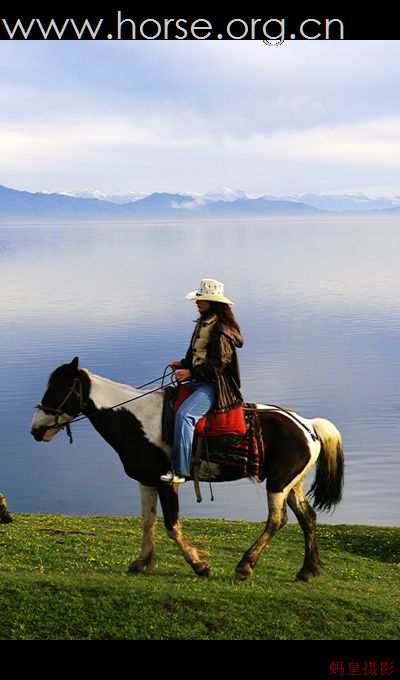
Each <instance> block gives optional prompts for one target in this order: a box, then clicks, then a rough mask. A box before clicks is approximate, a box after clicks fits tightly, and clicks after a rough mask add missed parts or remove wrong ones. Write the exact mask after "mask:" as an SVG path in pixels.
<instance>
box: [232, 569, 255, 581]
mask: <svg viewBox="0 0 400 680" xmlns="http://www.w3.org/2000/svg"><path fill="white" fill-rule="evenodd" d="M252 573H253V570H252V568H251V567H236V570H235V579H236V580H237V581H247V579H249V578H250V576H251V575H252Z"/></svg>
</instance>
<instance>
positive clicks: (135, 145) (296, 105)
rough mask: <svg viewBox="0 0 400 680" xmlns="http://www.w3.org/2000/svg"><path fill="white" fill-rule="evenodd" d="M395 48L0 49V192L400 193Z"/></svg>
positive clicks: (399, 65) (101, 44)
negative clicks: (221, 190)
mask: <svg viewBox="0 0 400 680" xmlns="http://www.w3.org/2000/svg"><path fill="white" fill-rule="evenodd" d="M399 82H400V41H372V42H370V41H323V40H318V41H290V42H285V43H284V44H283V45H280V46H275V47H272V46H266V45H265V44H264V43H263V42H262V41H254V42H252V41H140V42H132V41H93V42H92V41H85V42H79V41H71V42H70V41H64V42H62V41H56V40H55V41H31V42H25V41H15V42H12V41H8V42H5V41H3V42H1V43H0V184H3V185H5V186H8V187H12V188H16V189H26V190H28V191H69V190H77V191H79V190H83V189H85V188H89V187H90V188H94V189H96V190H99V191H102V192H105V193H110V192H114V191H138V192H145V193H150V192H152V191H168V192H185V191H187V192H199V193H204V192H208V191H212V190H215V189H217V188H219V187H229V188H231V189H233V190H242V191H245V192H247V193H249V194H255V195H260V194H273V195H276V196H286V195H296V194H302V193H307V192H313V193H318V194H335V193H341V194H343V193H347V194H355V193H366V194H368V195H370V196H394V195H400V172H399V165H400V161H399V159H400V88H399V87H398V83H399Z"/></svg>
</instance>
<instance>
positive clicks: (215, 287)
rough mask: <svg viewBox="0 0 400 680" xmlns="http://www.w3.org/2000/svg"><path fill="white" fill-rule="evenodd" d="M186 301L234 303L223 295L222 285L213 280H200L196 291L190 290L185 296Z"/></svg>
mask: <svg viewBox="0 0 400 680" xmlns="http://www.w3.org/2000/svg"><path fill="white" fill-rule="evenodd" d="M185 297H186V299H187V300H208V301H209V302H225V303H226V304H227V305H233V304H234V303H233V302H232V300H229V298H227V297H225V295H224V284H223V283H222V282H221V281H216V280H215V279H202V280H201V281H200V286H199V289H198V290H192V291H191V292H190V293H188V294H187V295H186V296H185Z"/></svg>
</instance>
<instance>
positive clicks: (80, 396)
mask: <svg viewBox="0 0 400 680" xmlns="http://www.w3.org/2000/svg"><path fill="white" fill-rule="evenodd" d="M168 368H169V365H167V366H166V367H165V369H164V373H163V374H162V376H160V377H159V378H155V379H154V380H150V381H149V382H147V383H144V384H143V385H140V386H139V387H136V388H135V389H137V390H141V389H142V388H143V387H146V386H147V385H152V384H153V383H155V382H159V381H160V380H161V387H156V388H155V389H154V390H149V391H148V392H145V393H144V394H139V395H138V396H136V397H132V399H127V400H126V401H121V402H120V403H119V404H114V405H113V406H108V407H107V408H105V409H102V413H104V411H112V410H113V409H114V408H118V407H119V406H123V405H124V404H129V403H130V402H131V401H136V399H141V398H142V397H147V395H148V394H152V393H153V392H158V390H160V389H164V380H165V378H168V377H170V376H173V374H174V372H173V371H171V373H166V371H167V370H168ZM77 385H78V386H79V388H78V390H77V389H76V386H77ZM168 385H174V386H176V381H175V379H174V378H172V377H171V381H170V382H169V383H168ZM72 394H74V395H75V396H76V397H77V398H78V401H79V411H80V412H81V411H82V410H83V409H84V408H85V407H86V406H87V402H86V401H84V400H83V387H82V383H81V381H80V379H79V378H74V381H73V383H72V387H71V388H70V390H69V392H68V394H67V396H66V397H65V398H64V399H63V400H62V402H61V403H60V404H59V405H58V406H57V407H56V408H54V407H53V406H43V404H37V405H36V406H35V408H38V409H40V410H41V411H43V412H44V413H46V414H47V415H49V414H50V415H55V417H56V419H55V423H54V424H53V425H49V427H48V429H49V430H51V429H58V430H63V429H64V427H65V430H66V433H67V436H68V438H69V443H70V444H72V442H73V439H72V432H71V427H70V425H71V424H72V423H78V422H79V421H80V420H86V419H90V418H92V417H93V416H96V415H98V411H97V412H95V413H89V414H88V415H83V416H79V417H78V416H77V417H76V418H73V419H72V420H69V421H68V423H62V424H60V423H59V422H58V420H59V417H60V415H61V414H62V407H63V406H64V404H65V403H66V402H67V401H68V399H69V398H70V396H71V395H72Z"/></svg>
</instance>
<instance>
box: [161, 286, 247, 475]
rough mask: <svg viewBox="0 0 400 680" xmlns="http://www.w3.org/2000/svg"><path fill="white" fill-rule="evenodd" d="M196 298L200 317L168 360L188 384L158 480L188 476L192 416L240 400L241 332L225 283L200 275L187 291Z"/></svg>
mask: <svg viewBox="0 0 400 680" xmlns="http://www.w3.org/2000/svg"><path fill="white" fill-rule="evenodd" d="M186 299H188V300H196V305H197V308H198V310H199V312H200V317H199V318H198V319H197V321H196V327H195V329H194V332H193V335H192V339H191V341H190V345H189V348H188V350H187V352H186V356H185V358H184V359H181V360H175V361H171V363H170V366H171V368H172V369H173V370H174V371H175V376H176V379H177V380H178V382H183V381H187V380H189V381H190V382H188V383H186V384H187V387H189V388H190V389H191V390H193V392H192V394H191V395H190V396H189V397H188V398H187V399H185V401H184V402H183V403H182V404H181V406H180V407H179V409H178V411H177V414H176V418H175V429H174V446H173V456H172V461H173V469H172V470H169V471H168V472H167V473H166V474H165V475H162V476H161V478H160V479H161V480H162V481H163V482H169V483H171V482H172V483H174V484H179V483H181V482H185V481H186V479H188V478H189V477H190V472H189V466H190V456H191V453H192V445H193V436H194V430H195V426H196V423H197V421H198V420H199V419H200V418H201V417H202V416H204V415H205V414H206V413H207V412H208V411H210V410H214V411H216V412H223V411H229V410H230V409H232V408H236V407H238V406H240V405H241V404H242V403H243V397H242V394H241V392H240V373H239V363H238V359H237V354H236V348H237V347H242V346H243V338H242V336H241V333H240V327H239V324H238V323H237V321H236V319H235V317H234V315H233V312H232V310H231V308H230V305H232V304H233V302H232V301H231V300H229V299H228V298H227V297H225V295H224V285H223V283H221V282H220V281H216V280H215V279H203V280H202V281H201V283H200V287H199V289H198V290H194V291H192V292H190V293H189V294H188V295H186Z"/></svg>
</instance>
